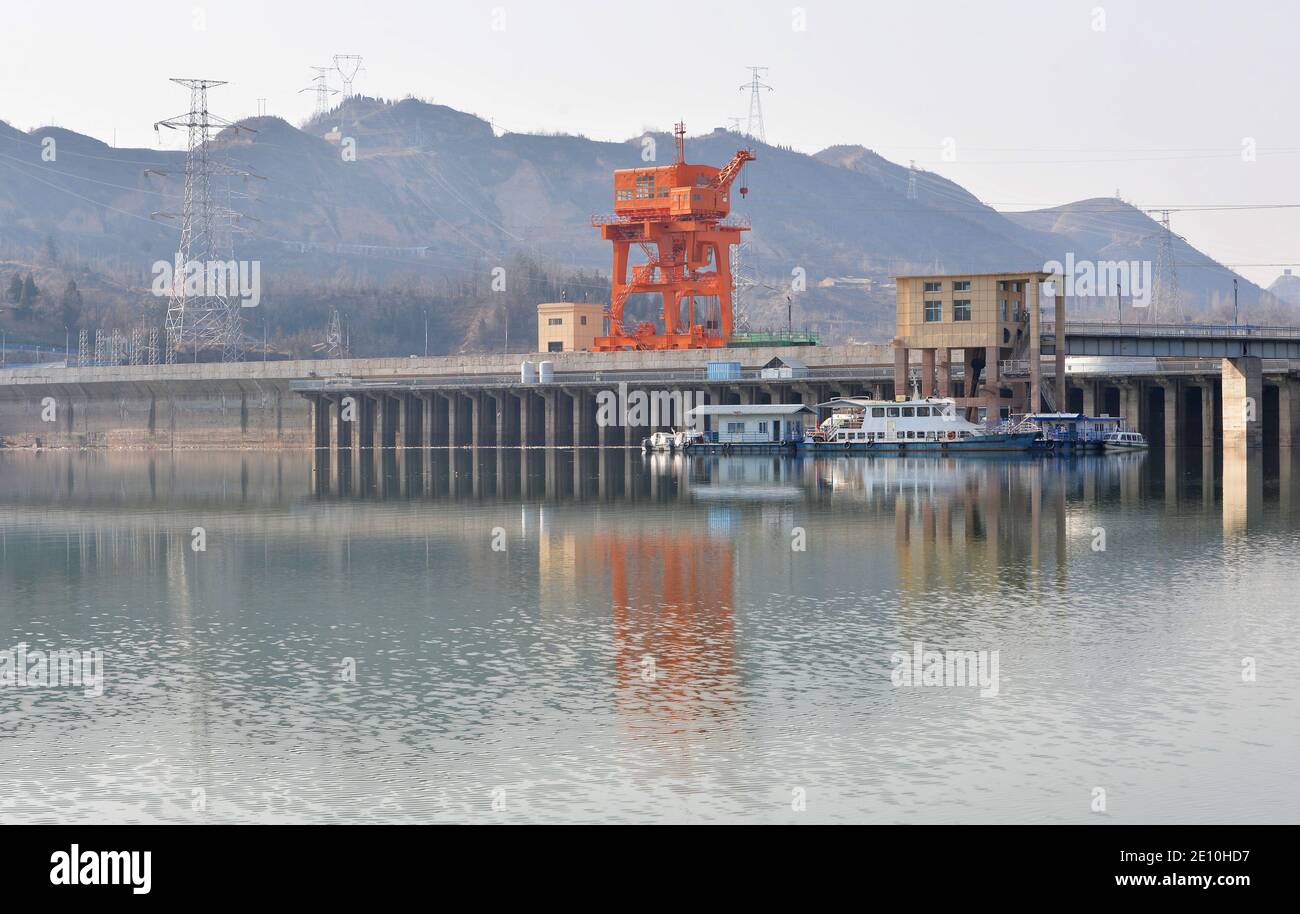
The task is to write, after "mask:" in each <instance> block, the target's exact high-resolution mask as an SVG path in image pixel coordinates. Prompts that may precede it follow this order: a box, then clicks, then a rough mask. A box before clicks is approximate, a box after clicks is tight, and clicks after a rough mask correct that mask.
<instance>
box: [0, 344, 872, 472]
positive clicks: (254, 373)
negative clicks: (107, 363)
mask: <svg viewBox="0 0 1300 914" xmlns="http://www.w3.org/2000/svg"><path fill="white" fill-rule="evenodd" d="M779 355H783V356H787V357H789V356H795V357H797V358H799V359H800V360H802V361H804V362H805V363H807V364H808V365H809V366H813V367H822V366H845V367H854V366H861V367H866V366H884V365H889V364H891V362H892V350H890V348H889V347H888V346H878V345H851V346H824V347H808V348H798V349H790V348H746V349H734V350H712V351H708V350H682V351H676V352H626V353H596V352H553V353H510V354H494V355H481V354H480V355H466V356H450V357H444V358H427V359H426V358H409V359H398V358H394V359H338V360H310V361H278V362H260V361H248V362H242V363H235V364H219V363H200V364H177V365H156V366H112V367H99V368H64V367H61V366H39V365H33V366H26V367H21V368H11V369H5V370H0V447H10V448H13V447H40V448H83V447H90V448H113V449H132V448H160V449H178V448H259V449H260V448H281V447H301V448H308V447H312V446H313V441H314V429H313V425H312V421H313V420H312V405H311V402H310V401H309V400H307V399H306V398H304V397H303V396H301V395H300V394H298V393H296V392H294V391H293V390H291V388H290V385H291V384H292V383H293V382H295V381H311V380H322V379H336V378H337V379H343V378H354V379H358V380H369V381H383V380H386V379H399V378H471V379H472V378H473V377H475V376H482V377H483V378H484V379H485V380H486V379H488V378H492V377H497V378H499V377H502V376H511V375H513V376H514V377H515V378H517V377H518V375H519V365H520V362H521V361H524V360H529V361H533V362H538V361H541V360H547V361H551V362H553V363H554V366H555V371H556V372H557V374H561V375H562V374H563V373H566V372H582V373H609V375H610V377H609V380H610V382H611V383H612V384H613V383H617V381H618V376H619V374H621V373H624V372H629V373H631V372H655V371H663V372H682V371H700V370H702V369H703V368H704V366H705V364H706V363H707V362H710V361H736V362H740V363H741V364H742V365H743V366H744V368H746V369H754V368H758V367H761V366H762V365H764V364H766V363H767V362H768V361H769V360H771V359H772V358H773V357H775V356H779ZM556 380H557V383H559V382H562V378H558V377H557V379H556Z"/></svg>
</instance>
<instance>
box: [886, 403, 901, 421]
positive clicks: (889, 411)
mask: <svg viewBox="0 0 1300 914" xmlns="http://www.w3.org/2000/svg"><path fill="white" fill-rule="evenodd" d="M885 415H887V416H888V417H889V418H891V419H897V418H898V407H897V406H889V407H886V409H885Z"/></svg>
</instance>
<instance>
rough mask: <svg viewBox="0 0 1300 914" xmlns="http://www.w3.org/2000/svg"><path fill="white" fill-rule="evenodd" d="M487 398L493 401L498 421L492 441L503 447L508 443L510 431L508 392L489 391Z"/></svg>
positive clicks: (495, 424)
mask: <svg viewBox="0 0 1300 914" xmlns="http://www.w3.org/2000/svg"><path fill="white" fill-rule="evenodd" d="M487 398H488V399H489V400H490V401H491V403H492V408H493V409H494V410H495V411H496V416H495V418H496V422H495V423H494V428H493V441H492V443H493V444H494V445H496V446H497V447H502V446H503V445H505V443H506V437H507V435H508V432H507V430H506V393H505V391H496V390H493V391H489V392H488V393H487Z"/></svg>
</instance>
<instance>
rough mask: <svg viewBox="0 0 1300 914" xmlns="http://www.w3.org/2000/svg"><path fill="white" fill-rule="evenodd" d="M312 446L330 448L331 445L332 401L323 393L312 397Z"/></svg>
mask: <svg viewBox="0 0 1300 914" xmlns="http://www.w3.org/2000/svg"><path fill="white" fill-rule="evenodd" d="M311 427H312V446H313V447H317V448H328V447H329V446H330V401H329V398H328V397H326V396H323V395H322V394H316V395H314V396H313V397H312V398H311Z"/></svg>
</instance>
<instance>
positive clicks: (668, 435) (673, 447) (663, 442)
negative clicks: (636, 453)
mask: <svg viewBox="0 0 1300 914" xmlns="http://www.w3.org/2000/svg"><path fill="white" fill-rule="evenodd" d="M697 437H699V433H698V432H695V431H694V430H692V429H685V430H682V431H675V432H654V433H653V434H651V435H650V437H649V438H646V439H644V440H643V441H642V442H641V447H642V448H644V449H645V450H647V451H659V452H661V453H672V452H674V451H683V450H685V449H686V446H687V445H688V444H690V443H691V442H692V441H693V440H694V439H695V438H697Z"/></svg>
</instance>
